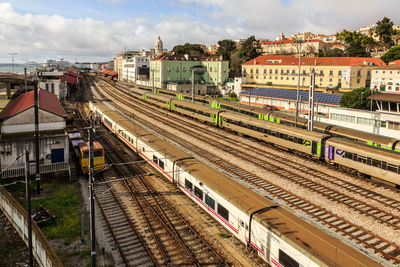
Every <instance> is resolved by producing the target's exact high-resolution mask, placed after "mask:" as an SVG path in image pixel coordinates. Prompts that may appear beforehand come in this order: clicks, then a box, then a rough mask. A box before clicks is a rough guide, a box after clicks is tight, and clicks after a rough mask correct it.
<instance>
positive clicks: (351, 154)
mask: <svg viewBox="0 0 400 267" xmlns="http://www.w3.org/2000/svg"><path fill="white" fill-rule="evenodd" d="M344 157H345V158H347V159H353V153H350V152H347V151H345V152H344Z"/></svg>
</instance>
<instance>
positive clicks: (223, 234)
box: [219, 233, 231, 238]
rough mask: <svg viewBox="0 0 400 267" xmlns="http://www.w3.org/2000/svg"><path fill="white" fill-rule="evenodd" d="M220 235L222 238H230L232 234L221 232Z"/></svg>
mask: <svg viewBox="0 0 400 267" xmlns="http://www.w3.org/2000/svg"><path fill="white" fill-rule="evenodd" d="M219 237H221V238H229V237H231V236H230V235H228V234H225V233H219Z"/></svg>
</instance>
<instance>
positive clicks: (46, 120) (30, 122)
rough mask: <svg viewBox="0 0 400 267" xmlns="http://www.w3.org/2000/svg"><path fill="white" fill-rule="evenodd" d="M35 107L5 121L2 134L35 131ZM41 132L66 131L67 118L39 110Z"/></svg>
mask: <svg viewBox="0 0 400 267" xmlns="http://www.w3.org/2000/svg"><path fill="white" fill-rule="evenodd" d="M34 122H35V112H34V107H31V108H29V109H26V110H24V111H23V112H21V113H18V114H16V115H15V116H13V117H11V118H9V119H7V120H5V121H4V122H3V123H2V125H1V133H2V134H11V133H23V132H33V131H35V125H34ZM39 123H40V125H39V131H51V130H64V129H65V127H66V124H65V123H66V122H65V118H63V117H61V116H59V115H55V114H53V113H50V112H48V111H46V110H43V109H40V108H39Z"/></svg>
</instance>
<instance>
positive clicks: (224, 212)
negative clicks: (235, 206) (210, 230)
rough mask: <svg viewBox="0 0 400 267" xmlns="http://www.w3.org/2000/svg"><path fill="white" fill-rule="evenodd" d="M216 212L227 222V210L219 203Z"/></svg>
mask: <svg viewBox="0 0 400 267" xmlns="http://www.w3.org/2000/svg"><path fill="white" fill-rule="evenodd" d="M218 214H219V215H221V216H222V218H224V219H225V220H227V221H228V222H229V212H228V210H227V209H225V208H224V207H223V206H221V204H218Z"/></svg>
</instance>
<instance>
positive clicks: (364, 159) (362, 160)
mask: <svg viewBox="0 0 400 267" xmlns="http://www.w3.org/2000/svg"><path fill="white" fill-rule="evenodd" d="M357 161H358V162H361V163H366V162H367V159H366V158H365V157H364V156H360V155H358V157H357Z"/></svg>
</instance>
